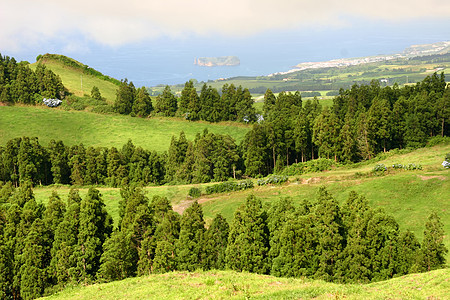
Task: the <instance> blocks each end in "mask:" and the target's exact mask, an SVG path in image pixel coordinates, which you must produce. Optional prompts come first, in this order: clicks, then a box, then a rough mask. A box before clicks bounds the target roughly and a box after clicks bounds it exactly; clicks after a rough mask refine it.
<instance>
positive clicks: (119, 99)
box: [114, 79, 136, 115]
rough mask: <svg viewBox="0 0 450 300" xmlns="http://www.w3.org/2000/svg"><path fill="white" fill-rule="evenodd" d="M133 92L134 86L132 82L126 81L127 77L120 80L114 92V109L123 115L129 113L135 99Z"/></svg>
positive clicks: (134, 91)
mask: <svg viewBox="0 0 450 300" xmlns="http://www.w3.org/2000/svg"><path fill="white" fill-rule="evenodd" d="M135 94H136V88H135V87H134V85H133V82H130V83H128V80H127V79H125V80H123V81H121V83H120V86H119V88H118V90H117V92H116V101H115V103H114V111H116V112H117V113H119V114H123V115H128V114H130V113H131V111H132V108H133V104H134V101H135Z"/></svg>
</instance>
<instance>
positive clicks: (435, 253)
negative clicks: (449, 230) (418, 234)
mask: <svg viewBox="0 0 450 300" xmlns="http://www.w3.org/2000/svg"><path fill="white" fill-rule="evenodd" d="M443 240H444V224H442V222H441V219H440V218H439V216H438V214H437V213H436V212H433V213H431V215H430V216H429V217H428V221H427V222H426V223H425V230H424V232H423V242H422V247H421V249H422V256H421V260H422V261H421V265H422V268H424V269H425V270H426V271H431V270H435V269H438V268H442V267H444V266H445V256H446V254H447V252H448V249H447V248H446V247H445V245H444V243H443Z"/></svg>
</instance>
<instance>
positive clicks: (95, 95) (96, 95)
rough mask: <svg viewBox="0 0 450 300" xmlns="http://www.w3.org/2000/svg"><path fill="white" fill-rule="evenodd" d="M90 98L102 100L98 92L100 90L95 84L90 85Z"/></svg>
mask: <svg viewBox="0 0 450 300" xmlns="http://www.w3.org/2000/svg"><path fill="white" fill-rule="evenodd" d="M91 98H92V99H95V100H103V98H102V94H101V93H100V90H99V88H98V87H96V86H95V85H94V86H93V87H92V90H91Z"/></svg>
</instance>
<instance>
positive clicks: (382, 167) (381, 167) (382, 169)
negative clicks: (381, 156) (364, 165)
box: [372, 164, 387, 173]
mask: <svg viewBox="0 0 450 300" xmlns="http://www.w3.org/2000/svg"><path fill="white" fill-rule="evenodd" d="M386 171H387V167H386V166H385V165H384V164H377V165H376V166H375V167H373V169H372V172H375V173H377V172H383V173H384V172H386Z"/></svg>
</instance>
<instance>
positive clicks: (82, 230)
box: [77, 188, 112, 282]
mask: <svg viewBox="0 0 450 300" xmlns="http://www.w3.org/2000/svg"><path fill="white" fill-rule="evenodd" d="M111 230H112V219H111V217H110V216H109V215H108V213H107V212H106V209H105V204H104V203H103V200H102V199H101V197H100V192H99V191H98V190H96V189H94V188H90V189H89V191H88V194H87V196H86V197H85V198H84V199H83V200H82V201H81V204H80V225H79V232H78V247H77V272H78V274H79V275H78V276H79V279H80V281H82V282H89V281H90V280H93V279H94V278H95V275H96V273H97V271H98V269H99V267H100V256H101V254H102V246H103V243H104V242H105V240H106V239H107V238H108V237H109V235H110V234H111Z"/></svg>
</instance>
